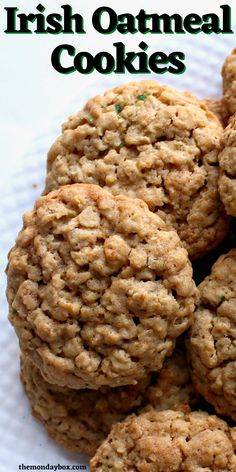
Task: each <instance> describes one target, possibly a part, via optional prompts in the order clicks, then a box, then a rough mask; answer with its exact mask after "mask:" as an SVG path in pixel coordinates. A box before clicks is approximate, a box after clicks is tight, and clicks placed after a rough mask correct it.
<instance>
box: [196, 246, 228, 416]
mask: <svg viewBox="0 0 236 472" xmlns="http://www.w3.org/2000/svg"><path fill="white" fill-rule="evenodd" d="M199 290H200V299H201V305H200V306H199V307H198V308H197V310H196V312H195V314H194V322H193V326H192V328H191V330H190V336H189V341H188V354H189V359H190V361H191V370H192V379H193V384H194V386H195V388H196V390H197V391H198V392H199V393H200V394H201V395H202V396H203V397H204V398H205V399H206V400H207V401H208V402H209V403H211V404H212V405H213V406H214V408H215V410H216V411H217V412H218V413H220V414H221V415H226V416H230V417H231V418H232V419H234V420H236V396H235V392H236V249H233V250H231V251H230V252H229V253H228V254H225V255H222V256H220V258H219V259H218V260H217V262H216V263H215V264H214V265H213V267H212V271H211V274H210V275H209V276H208V277H206V279H205V280H204V281H203V282H202V283H201V284H200V285H199Z"/></svg>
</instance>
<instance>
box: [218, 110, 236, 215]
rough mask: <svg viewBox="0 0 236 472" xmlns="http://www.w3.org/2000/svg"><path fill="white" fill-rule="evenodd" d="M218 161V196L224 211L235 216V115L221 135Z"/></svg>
mask: <svg viewBox="0 0 236 472" xmlns="http://www.w3.org/2000/svg"><path fill="white" fill-rule="evenodd" d="M219 163H220V168H221V175H220V179H219V189H220V196H221V199H222V201H223V203H224V205H225V208H226V212H227V213H228V214H229V215H231V216H236V115H234V116H233V117H232V119H231V120H230V122H229V125H228V126H227V128H226V129H225V131H224V133H223V135H222V151H221V152H220V154H219Z"/></svg>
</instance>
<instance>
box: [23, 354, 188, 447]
mask: <svg viewBox="0 0 236 472" xmlns="http://www.w3.org/2000/svg"><path fill="white" fill-rule="evenodd" d="M21 380H22V383H23V384H24V387H25V390H26V393H27V396H28V398H29V401H30V404H31V407H32V413H33V414H34V416H36V418H37V419H39V420H40V421H41V422H42V423H43V424H44V425H45V427H46V429H47V431H48V434H49V435H50V436H51V437H52V438H53V439H54V440H56V441H57V442H58V443H60V444H62V445H63V446H64V447H65V448H67V449H70V450H72V451H75V452H79V453H81V454H89V455H93V454H95V452H96V449H97V448H98V447H99V446H100V444H101V443H102V441H104V439H105V438H106V436H107V435H108V433H109V432H110V429H111V426H112V425H113V424H114V423H117V422H118V421H122V420H123V419H125V417H126V416H127V415H129V414H131V413H132V412H135V411H136V410H137V409H140V408H144V406H145V405H146V407H145V408H146V409H150V408H151V407H153V408H155V409H158V410H163V409H167V408H172V409H174V410H175V409H179V410H181V411H190V410H191V407H192V406H196V403H197V395H195V393H194V391H193V386H192V383H191V378H190V375H189V372H188V369H187V365H186V358H185V354H184V352H183V351H182V350H181V351H180V350H177V351H175V352H174V354H173V355H172V356H171V358H169V359H167V360H166V361H165V363H164V366H163V368H162V369H161V371H160V372H159V374H156V376H155V380H154V381H153V379H152V376H150V375H149V376H148V377H146V378H145V379H143V380H141V381H139V382H138V383H137V385H128V386H124V387H117V388H109V387H103V388H102V389H100V390H91V389H82V390H75V389H70V388H68V387H59V386H57V385H52V384H50V383H48V382H46V381H45V380H44V379H43V377H42V375H41V372H40V370H39V369H38V368H37V367H36V366H35V365H34V364H33V363H32V361H31V360H30V359H29V358H27V357H26V356H22V358H21Z"/></svg>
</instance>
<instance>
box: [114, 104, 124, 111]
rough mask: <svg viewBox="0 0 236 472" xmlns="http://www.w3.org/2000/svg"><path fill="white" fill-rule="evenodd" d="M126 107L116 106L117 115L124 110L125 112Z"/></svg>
mask: <svg viewBox="0 0 236 472" xmlns="http://www.w3.org/2000/svg"><path fill="white" fill-rule="evenodd" d="M123 108H124V107H122V106H121V105H116V106H115V109H116V113H120V112H121V111H122V110H123Z"/></svg>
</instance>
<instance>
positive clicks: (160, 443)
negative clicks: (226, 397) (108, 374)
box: [90, 410, 236, 472]
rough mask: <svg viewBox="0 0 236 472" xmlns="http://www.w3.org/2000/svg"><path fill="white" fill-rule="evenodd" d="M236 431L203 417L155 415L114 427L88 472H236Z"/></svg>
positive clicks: (132, 418)
mask: <svg viewBox="0 0 236 472" xmlns="http://www.w3.org/2000/svg"><path fill="white" fill-rule="evenodd" d="M235 449H236V428H232V429H230V428H229V426H228V425H227V423H225V421H222V420H220V419H219V418H217V417H216V416H213V415H208V414H207V413H203V412H192V413H183V412H175V411H172V410H166V411H162V412H157V411H155V410H153V411H150V412H148V413H145V414H142V415H140V416H135V415H131V416H129V417H128V418H127V419H126V420H125V421H124V422H123V423H117V424H116V425H114V426H113V427H112V430H111V432H110V434H109V436H108V437H107V439H106V440H105V441H104V442H103V443H102V445H101V446H100V448H99V449H98V450H97V452H96V454H95V456H94V457H93V458H92V460H91V461H90V470H91V472H95V471H97V472H106V471H110V470H111V471H114V472H115V471H116V472H129V471H130V472H133V471H134V470H135V471H139V472H200V471H202V472H203V471H206V472H223V471H224V472H229V471H230V472H235V470H236V454H235Z"/></svg>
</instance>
